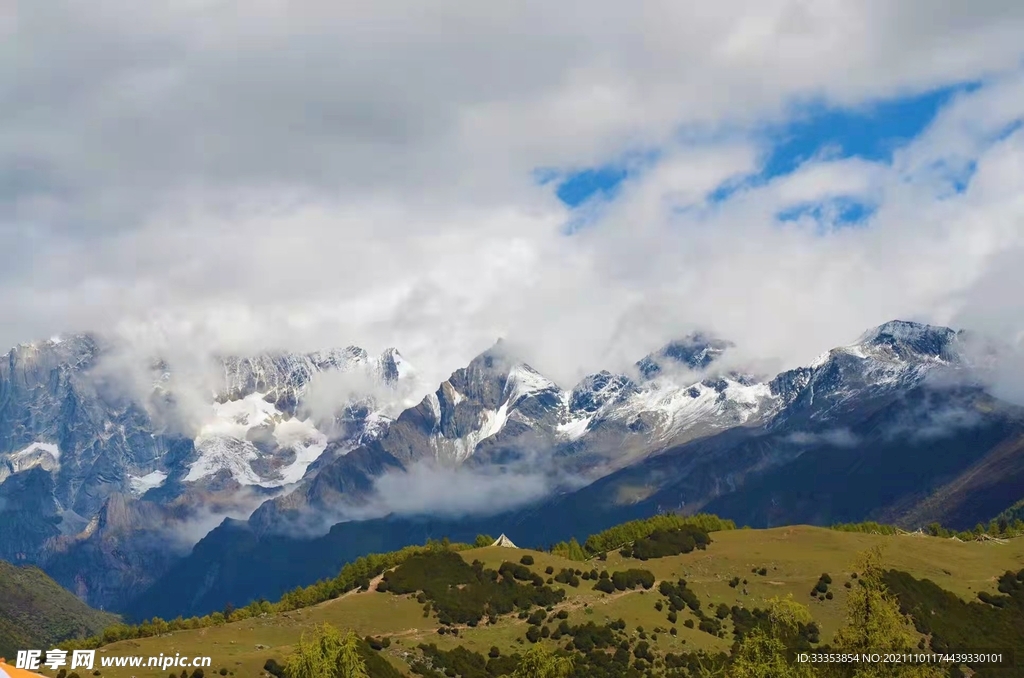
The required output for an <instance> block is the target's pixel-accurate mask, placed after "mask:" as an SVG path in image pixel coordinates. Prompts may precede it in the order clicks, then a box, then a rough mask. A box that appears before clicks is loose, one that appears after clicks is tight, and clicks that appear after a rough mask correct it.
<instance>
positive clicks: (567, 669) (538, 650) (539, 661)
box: [512, 645, 573, 678]
mask: <svg viewBox="0 0 1024 678" xmlns="http://www.w3.org/2000/svg"><path fill="white" fill-rule="evenodd" d="M572 669H573V661H572V657H557V656H555V655H553V654H551V653H550V652H548V650H547V649H546V648H545V647H544V646H543V645H534V646H533V647H531V648H530V649H529V650H528V651H527V652H526V654H525V655H524V656H523V658H522V660H520V662H519V666H517V667H516V670H515V673H513V674H512V678H568V676H569V675H570V674H571V673H572Z"/></svg>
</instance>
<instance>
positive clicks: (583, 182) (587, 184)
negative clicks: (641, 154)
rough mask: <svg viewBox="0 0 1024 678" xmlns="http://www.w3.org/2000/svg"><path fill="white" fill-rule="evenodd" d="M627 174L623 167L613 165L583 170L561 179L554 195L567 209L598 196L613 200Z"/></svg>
mask: <svg viewBox="0 0 1024 678" xmlns="http://www.w3.org/2000/svg"><path fill="white" fill-rule="evenodd" d="M628 174H629V173H628V172H627V170H626V168H625V167H621V166H615V165H605V166H604V167H598V168H596V169H585V170H582V171H580V172H575V173H573V174H570V175H568V176H567V177H565V178H564V179H562V181H561V182H560V183H559V184H558V188H557V189H555V195H557V196H558V199H559V200H561V201H562V202H563V203H565V204H566V205H568V206H569V207H576V206H578V205H581V204H583V203H584V202H586V201H587V200H588V199H590V198H592V197H594V196H598V195H599V196H601V197H604V198H613V197H615V193H616V191H617V190H618V188H619V185H620V184H621V183H622V181H623V180H624V179H625V178H626V177H627V176H628Z"/></svg>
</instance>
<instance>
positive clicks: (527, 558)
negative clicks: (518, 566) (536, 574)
mask: <svg viewBox="0 0 1024 678" xmlns="http://www.w3.org/2000/svg"><path fill="white" fill-rule="evenodd" d="M519 562H520V563H522V564H523V565H533V556H531V555H529V554H527V555H525V556H523V557H522V558H520V559H519Z"/></svg>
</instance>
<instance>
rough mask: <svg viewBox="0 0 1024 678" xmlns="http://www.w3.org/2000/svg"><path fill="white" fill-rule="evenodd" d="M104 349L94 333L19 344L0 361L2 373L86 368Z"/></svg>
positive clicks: (0, 372) (0, 371)
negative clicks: (19, 370) (59, 368)
mask: <svg viewBox="0 0 1024 678" xmlns="http://www.w3.org/2000/svg"><path fill="white" fill-rule="evenodd" d="M101 350H102V346H101V342H100V340H99V338H98V337H96V336H94V335H91V334H72V335H67V336H54V337H51V338H50V339H48V340H46V341H37V342H32V343H30V344H19V345H18V346H15V347H13V348H12V349H10V350H9V351H7V353H6V354H4V356H3V359H2V360H0V374H3V373H4V372H8V371H11V372H13V371H15V370H18V369H21V370H30V369H32V368H33V367H36V366H38V367H39V368H42V369H51V368H54V367H58V366H61V365H66V366H69V367H84V366H86V365H88V364H91V363H92V362H93V361H94V360H95V358H96V357H97V356H98V355H99V354H100V352H101Z"/></svg>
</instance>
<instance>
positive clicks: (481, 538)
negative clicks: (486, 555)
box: [473, 534, 494, 548]
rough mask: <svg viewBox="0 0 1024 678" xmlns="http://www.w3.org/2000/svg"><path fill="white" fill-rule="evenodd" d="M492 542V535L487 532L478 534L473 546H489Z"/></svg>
mask: <svg viewBox="0 0 1024 678" xmlns="http://www.w3.org/2000/svg"><path fill="white" fill-rule="evenodd" d="M493 543H494V537H492V536H491V535H489V534H478V535H477V536H476V540H475V541H474V542H473V546H476V547H477V548H483V547H484V546H490V545H491V544H493Z"/></svg>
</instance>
